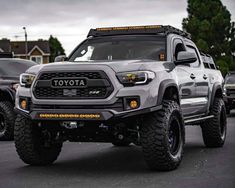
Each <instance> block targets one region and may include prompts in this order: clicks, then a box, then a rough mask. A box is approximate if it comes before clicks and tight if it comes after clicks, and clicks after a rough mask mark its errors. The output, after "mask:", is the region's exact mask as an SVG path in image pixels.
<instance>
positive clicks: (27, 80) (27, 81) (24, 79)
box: [20, 73, 35, 87]
mask: <svg viewBox="0 0 235 188" xmlns="http://www.w3.org/2000/svg"><path fill="white" fill-rule="evenodd" d="M34 78H35V75H34V74H29V73H23V74H21V75H20V85H21V86H23V87H30V86H31V85H32V83H33V81H34Z"/></svg>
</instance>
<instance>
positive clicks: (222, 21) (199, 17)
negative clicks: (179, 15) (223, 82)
mask: <svg viewBox="0 0 235 188" xmlns="http://www.w3.org/2000/svg"><path fill="white" fill-rule="evenodd" d="M187 11H188V17H187V18H184V19H183V22H182V25H183V29H184V30H185V31H187V32H189V33H191V35H192V39H193V41H194V42H195V43H196V45H197V46H198V47H199V49H200V50H202V51H203V52H205V53H208V54H210V55H211V56H212V57H213V58H214V60H215V62H216V64H217V65H220V66H222V67H221V69H222V70H221V71H223V74H225V73H226V72H227V71H228V70H229V69H230V70H234V69H235V61H234V60H235V58H234V54H235V24H234V22H231V14H230V12H229V11H228V10H227V8H226V7H225V6H223V4H222V3H221V1H220V0H188V8H187Z"/></svg>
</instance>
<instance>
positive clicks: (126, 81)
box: [117, 71, 155, 86]
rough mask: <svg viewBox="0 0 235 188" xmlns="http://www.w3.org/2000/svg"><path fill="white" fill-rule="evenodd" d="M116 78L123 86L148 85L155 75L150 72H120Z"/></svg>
mask: <svg viewBox="0 0 235 188" xmlns="http://www.w3.org/2000/svg"><path fill="white" fill-rule="evenodd" d="M117 78H118V80H119V82H120V83H122V84H123V85H125V86H133V85H141V84H147V83H149V82H150V81H151V80H152V79H153V78H155V74H154V72H151V71H136V72H121V73H117Z"/></svg>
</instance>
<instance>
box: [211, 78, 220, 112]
mask: <svg viewBox="0 0 235 188" xmlns="http://www.w3.org/2000/svg"><path fill="white" fill-rule="evenodd" d="M215 97H218V98H223V90H222V86H221V84H220V83H219V82H216V83H215V84H214V85H213V88H212V92H211V100H210V106H209V108H210V109H211V107H212V105H213V102H214V100H215Z"/></svg>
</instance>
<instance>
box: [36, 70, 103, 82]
mask: <svg viewBox="0 0 235 188" xmlns="http://www.w3.org/2000/svg"><path fill="white" fill-rule="evenodd" d="M102 73H103V72H102ZM103 74H104V73H103ZM102 76H104V75H102V74H100V73H99V72H50V73H43V74H41V75H40V77H39V80H51V79H52V78H65V77H73V78H74V77H77V78H79V77H84V78H89V79H101V78H102Z"/></svg>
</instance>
